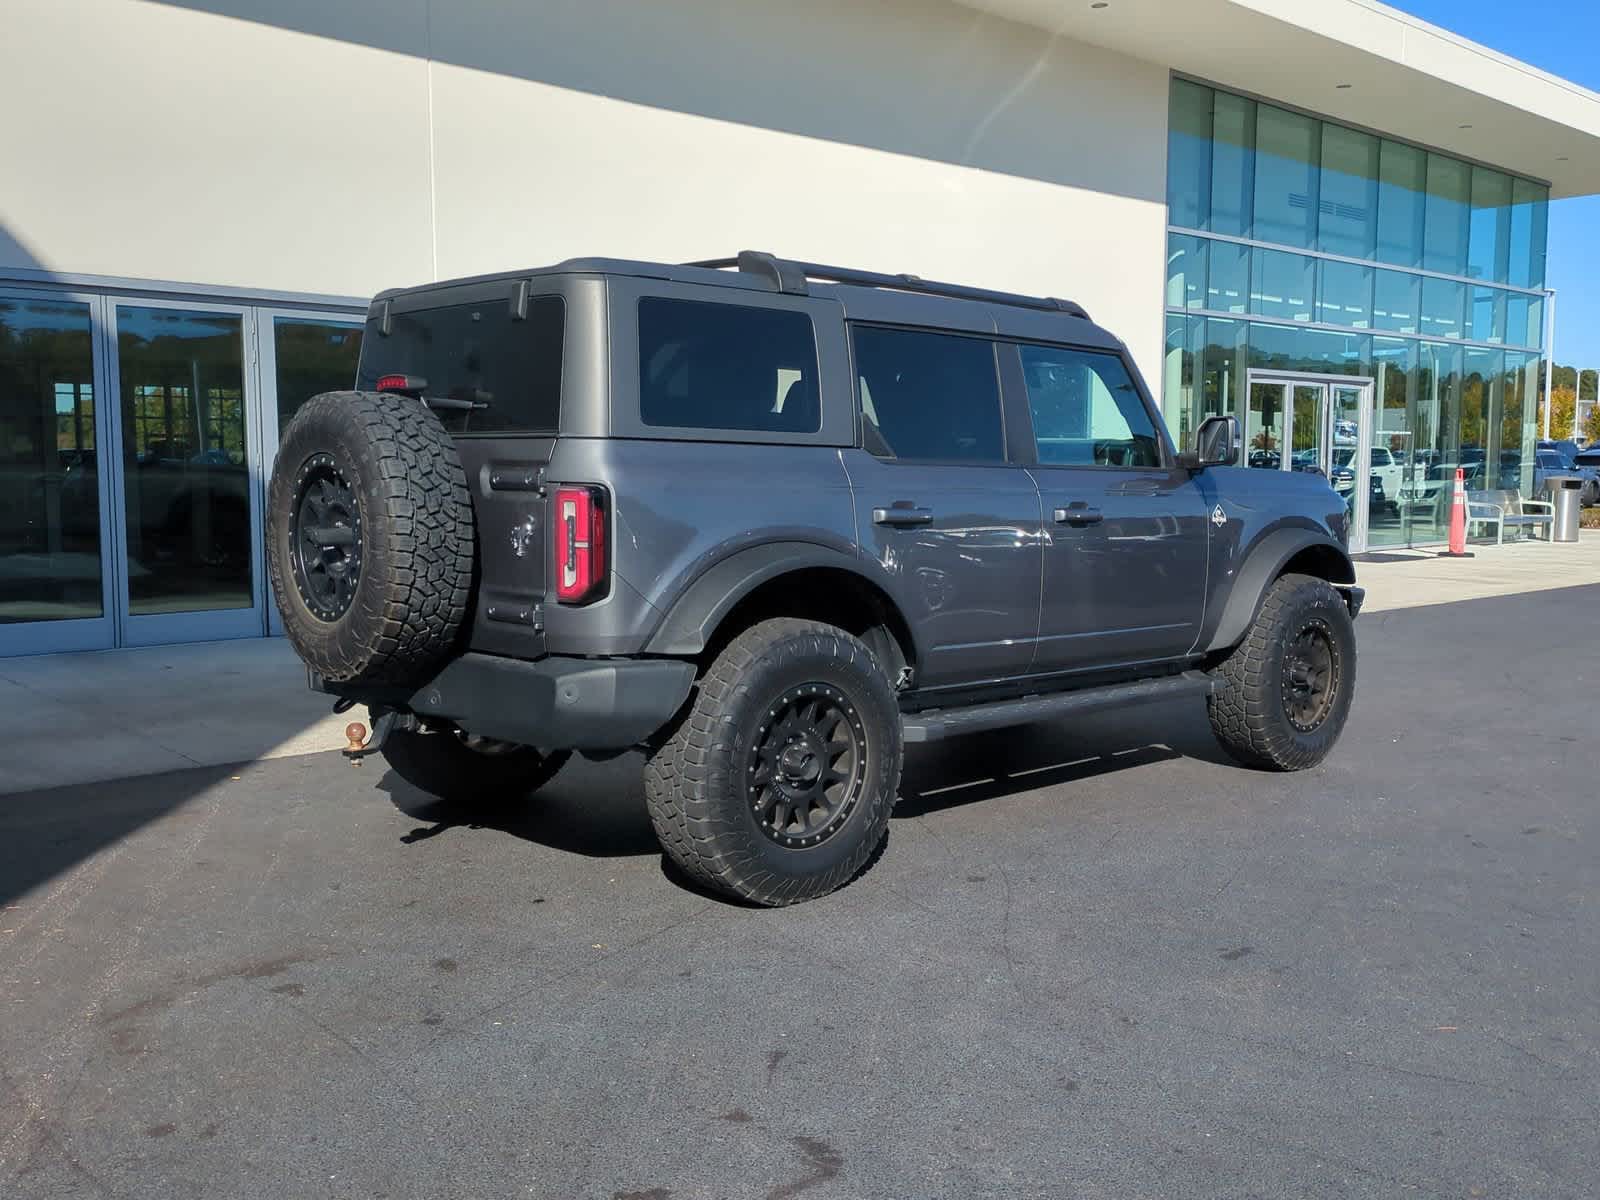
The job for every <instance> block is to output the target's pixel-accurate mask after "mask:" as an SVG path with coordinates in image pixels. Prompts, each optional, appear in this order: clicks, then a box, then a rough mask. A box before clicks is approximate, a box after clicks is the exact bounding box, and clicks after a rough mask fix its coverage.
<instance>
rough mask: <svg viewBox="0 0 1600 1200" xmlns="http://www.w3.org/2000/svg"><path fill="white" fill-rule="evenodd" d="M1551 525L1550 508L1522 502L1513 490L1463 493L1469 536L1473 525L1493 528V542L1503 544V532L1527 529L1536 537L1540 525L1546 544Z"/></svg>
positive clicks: (1552, 513)
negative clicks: (1464, 495)
mask: <svg viewBox="0 0 1600 1200" xmlns="http://www.w3.org/2000/svg"><path fill="white" fill-rule="evenodd" d="M1530 510H1532V511H1530ZM1554 524H1555V511H1554V506H1553V505H1551V504H1549V503H1547V502H1545V501H1543V500H1524V499H1523V498H1522V493H1521V492H1519V491H1517V490H1516V489H1515V488H1510V489H1499V490H1496V491H1487V492H1468V493H1467V535H1468V536H1469V537H1470V536H1471V535H1472V530H1473V528H1474V527H1475V526H1476V527H1482V526H1485V525H1493V526H1494V533H1495V537H1494V540H1495V542H1496V543H1497V544H1499V543H1504V542H1505V540H1506V530H1507V529H1515V530H1519V531H1520V530H1523V529H1527V530H1529V531H1531V532H1532V534H1533V535H1534V536H1535V537H1537V536H1538V533H1539V528H1540V526H1543V527H1544V537H1545V540H1546V541H1549V540H1550V530H1551V528H1552V526H1553V525H1554ZM1484 536H1488V535H1487V534H1485V535H1484Z"/></svg>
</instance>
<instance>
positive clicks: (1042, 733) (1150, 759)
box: [378, 702, 1228, 890]
mask: <svg viewBox="0 0 1600 1200" xmlns="http://www.w3.org/2000/svg"><path fill="white" fill-rule="evenodd" d="M1185 757H1188V758H1198V759H1204V760H1206V761H1211V762H1226V761H1228V760H1227V759H1225V758H1224V757H1223V755H1222V752H1221V750H1220V749H1219V748H1218V747H1217V745H1216V742H1215V740H1214V739H1213V738H1212V736H1211V730H1210V727H1209V725H1208V724H1207V722H1206V716H1205V709H1204V707H1203V706H1197V705H1194V704H1193V703H1192V702H1187V703H1186V702H1173V703H1170V704H1160V705H1152V706H1149V707H1147V708H1142V709H1129V710H1126V711H1124V712H1120V713H1108V714H1103V715H1100V716H1096V717H1092V718H1087V719H1084V720H1081V721H1075V722H1070V723H1069V722H1061V721H1054V722H1047V723H1044V724H1039V725H1027V726H1019V727H1017V728H1014V729H1002V730H998V731H995V732H991V733H985V734H973V735H971V736H967V737H958V738H952V739H950V740H949V741H946V742H940V743H938V744H936V745H931V746H916V745H913V746H908V747H907V748H906V760H905V769H904V773H903V775H902V778H901V786H900V799H899V802H898V803H897V804H896V806H895V810H894V817H895V819H897V820H898V819H907V818H914V817H920V816H924V815H926V814H927V813H931V812H938V811H940V810H942V809H947V808H954V807H957V806H960V805H965V804H974V803H978V802H981V801H984V800H993V799H997V798H1000V797H1004V796H1009V795H1013V794H1015V793H1018V792H1025V791H1029V790H1032V789H1034V788H1038V787H1043V786H1048V785H1051V784H1061V783H1071V782H1074V781H1076V780H1080V779H1090V778H1093V777H1095V776H1099V775H1105V774H1108V773H1111V772H1115V771H1127V770H1132V769H1133V768H1136V767H1140V766H1144V765H1147V764H1150V763H1157V762H1167V761H1170V760H1172V759H1176V758H1185ZM642 768H643V760H642V757H641V755H639V754H638V753H632V752H630V753H628V754H623V755H620V756H618V757H617V758H614V759H610V760H607V761H605V762H598V763H596V762H590V761H588V760H586V759H583V758H578V757H574V759H573V760H572V761H571V762H570V763H568V764H567V766H566V767H565V768H563V770H562V771H561V773H560V774H559V775H557V776H556V777H555V779H553V780H552V781H551V782H550V783H548V784H546V785H545V787H544V788H542V789H541V790H540V791H539V792H538V794H537V795H531V796H521V797H516V798H505V799H501V800H487V799H486V800H485V801H483V802H481V803H476V802H472V801H461V800H442V799H440V798H438V797H436V796H433V795H430V794H428V793H426V792H423V791H420V790H418V789H417V788H415V787H412V786H411V785H410V784H409V783H406V782H405V781H404V780H403V779H401V778H400V776H399V775H397V774H396V773H395V772H393V771H387V772H385V773H384V775H383V777H382V778H381V779H379V781H378V788H379V790H381V791H383V792H385V793H386V794H387V795H388V797H389V799H390V801H391V802H392V803H393V804H394V806H395V807H396V808H398V809H399V810H400V811H401V812H403V813H405V814H406V815H407V816H409V817H412V818H413V819H415V820H417V821H419V822H421V824H419V825H418V826H417V827H416V828H415V829H412V830H410V831H409V832H407V833H406V834H404V835H403V836H402V837H401V839H400V840H401V841H403V842H405V843H406V844H407V845H416V844H418V843H421V842H426V841H430V840H432V839H433V838H436V837H439V836H441V835H445V834H448V833H449V832H450V831H451V830H455V829H493V830H498V831H499V832H502V833H507V834H510V835H511V836H513V837H519V838H522V839H524V840H525V841H529V842H534V843H537V844H538V845H541V846H548V847H549V848H551V849H553V850H561V851H567V852H571V853H574V854H582V855H585V856H587V857H591V858H619V857H637V856H645V855H653V854H659V853H660V846H659V844H658V843H657V841H656V836H655V832H654V830H653V829H652V828H651V826H650V818H649V816H648V815H647V813H646V812H645V806H644V785H643V778H642V774H643V771H642ZM670 874H671V877H672V878H673V880H674V881H675V882H677V883H679V884H680V885H681V886H690V885H689V884H688V883H687V881H686V880H684V879H683V878H682V877H680V876H679V875H678V874H677V873H676V872H671V873H670ZM695 890H698V889H695Z"/></svg>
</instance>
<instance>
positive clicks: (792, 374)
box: [639, 296, 822, 433]
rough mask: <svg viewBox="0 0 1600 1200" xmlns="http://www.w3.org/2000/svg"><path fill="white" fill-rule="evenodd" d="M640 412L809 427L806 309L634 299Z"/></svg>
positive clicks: (697, 422) (663, 420) (812, 410)
mask: <svg viewBox="0 0 1600 1200" xmlns="http://www.w3.org/2000/svg"><path fill="white" fill-rule="evenodd" d="M639 419H640V420H642V421H643V422H644V423H645V424H646V425H656V426H671V427H676V428H689V429H746V430H756V431H758V432H761V431H765V432H770V433H815V432H817V430H818V429H820V428H821V427H822V405H821V403H820V401H819V399H818V392H817V341H816V335H815V334H814V333H813V332H812V329H811V318H810V317H808V316H806V314H805V313H800V312H790V311H785V310H783V309H774V308H751V307H749V306H746V305H742V304H713V303H706V302H703V301H698V300H667V299H663V298H662V297H659V296H646V297H644V298H643V299H641V300H640V301H639Z"/></svg>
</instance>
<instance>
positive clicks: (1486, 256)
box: [1467, 167, 1511, 283]
mask: <svg viewBox="0 0 1600 1200" xmlns="http://www.w3.org/2000/svg"><path fill="white" fill-rule="evenodd" d="M1510 254H1511V176H1509V175H1503V174H1501V173H1500V172H1499V171H1491V170H1490V169H1489V168H1488V167H1473V168H1472V223H1471V229H1470V232H1469V234H1468V238H1467V274H1468V275H1471V276H1472V277H1473V278H1474V279H1489V280H1493V281H1494V282H1496V283H1504V282H1505V281H1506V274H1507V271H1508V270H1509V269H1510V267H1509V258H1510Z"/></svg>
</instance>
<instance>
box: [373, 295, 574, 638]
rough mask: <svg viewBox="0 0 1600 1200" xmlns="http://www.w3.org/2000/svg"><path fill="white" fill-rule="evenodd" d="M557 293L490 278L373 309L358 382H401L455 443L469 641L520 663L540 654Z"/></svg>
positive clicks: (559, 345)
mask: <svg viewBox="0 0 1600 1200" xmlns="http://www.w3.org/2000/svg"><path fill="white" fill-rule="evenodd" d="M558 286H559V284H558V283H557V282H556V281H538V280H536V281H533V282H532V283H531V284H530V282H529V281H527V280H518V281H515V282H512V283H508V282H507V281H504V280H496V281H493V282H491V283H486V284H468V285H463V286H459V287H449V288H434V289H428V290H425V291H418V292H413V293H408V294H404V295H400V296H395V297H392V298H390V299H387V300H382V301H379V302H378V303H376V304H375V305H374V306H373V311H372V313H371V316H370V318H369V320H368V322H367V332H366V336H365V338H364V339H363V341H362V348H361V365H360V369H359V372H358V381H357V386H358V387H360V388H361V389H362V390H363V391H378V390H381V389H380V388H379V384H380V381H383V380H384V377H385V376H399V375H404V376H407V377H408V378H407V379H406V380H405V382H404V384H403V385H401V386H406V387H409V388H411V389H412V391H413V393H414V394H417V395H420V396H421V397H422V399H423V401H424V403H426V404H427V405H428V406H429V407H430V408H431V409H433V411H434V412H435V413H436V414H437V415H438V417H439V419H440V421H442V422H443V423H444V427H445V428H446V429H447V430H449V431H450V433H451V434H452V435H453V437H454V438H455V443H456V448H457V450H458V452H459V453H460V455H461V464H462V467H463V468H464V469H465V471H466V477H467V490H468V492H469V493H470V494H471V497H472V508H473V514H474V517H475V519H476V524H477V535H478V547H477V560H478V569H479V577H478V587H477V594H476V608H475V611H474V614H473V619H472V622H471V633H470V644H471V646H472V648H473V649H474V650H482V651H485V652H488V653H494V654H508V655H515V656H517V657H522V658H534V657H537V656H539V655H542V654H543V653H544V629H543V605H544V603H545V588H546V585H547V575H548V571H549V551H548V542H547V537H546V535H547V526H548V517H547V506H546V501H545V497H544V493H543V477H542V472H543V469H544V466H545V464H546V463H548V462H549V461H550V455H551V452H552V450H553V448H554V446H555V438H556V432H557V430H558V428H559V426H560V422H561V371H562V362H563V342H564V337H565V327H566V308H565V302H564V301H563V299H562V297H561V295H560V294H559V292H558V291H556V290H553V289H555V288H557V287H558ZM546 289H550V290H546ZM396 400H397V402H400V398H399V397H398V396H397V397H396Z"/></svg>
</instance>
